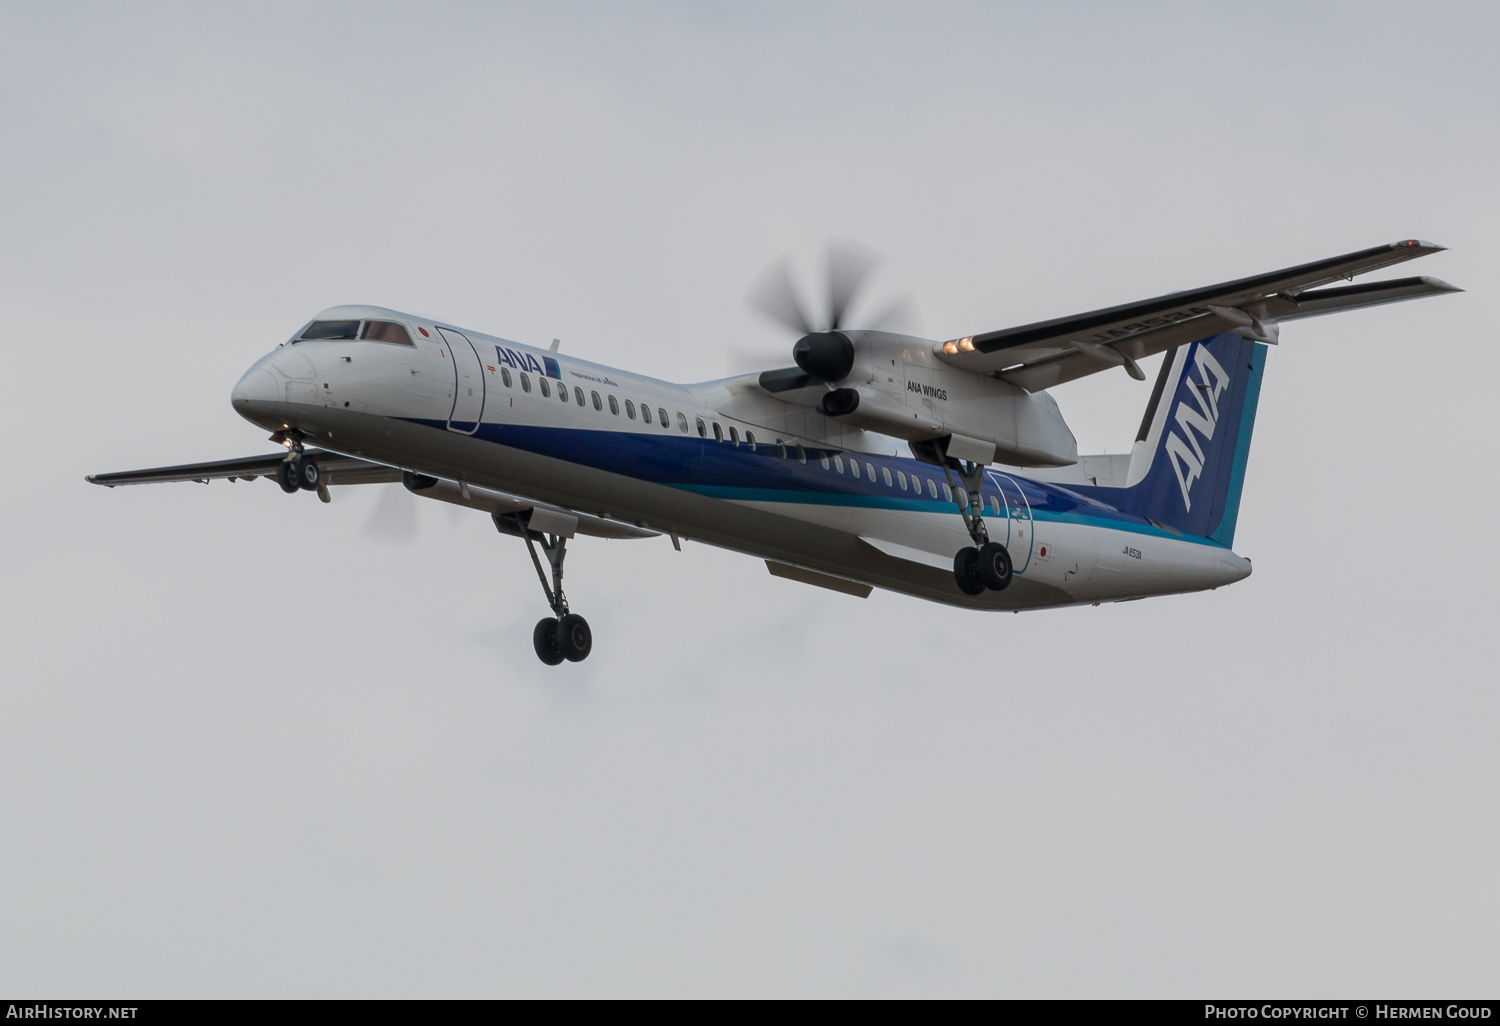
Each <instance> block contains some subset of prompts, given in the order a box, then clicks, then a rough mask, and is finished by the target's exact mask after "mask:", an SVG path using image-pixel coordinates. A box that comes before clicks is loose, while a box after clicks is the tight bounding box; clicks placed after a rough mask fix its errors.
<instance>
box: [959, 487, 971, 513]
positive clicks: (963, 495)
mask: <svg viewBox="0 0 1500 1026" xmlns="http://www.w3.org/2000/svg"><path fill="white" fill-rule="evenodd" d="M958 504H959V505H960V506H962V507H963V508H964V509H968V508H969V490H968V489H967V488H965V487H963V486H962V485H960V486H959V489H958Z"/></svg>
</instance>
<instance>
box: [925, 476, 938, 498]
mask: <svg viewBox="0 0 1500 1026" xmlns="http://www.w3.org/2000/svg"><path fill="white" fill-rule="evenodd" d="M927 494H928V495H930V496H932V497H933V498H934V499H936V498H937V485H936V484H935V483H934V482H933V480H932V478H930V477H929V478H928V479H927Z"/></svg>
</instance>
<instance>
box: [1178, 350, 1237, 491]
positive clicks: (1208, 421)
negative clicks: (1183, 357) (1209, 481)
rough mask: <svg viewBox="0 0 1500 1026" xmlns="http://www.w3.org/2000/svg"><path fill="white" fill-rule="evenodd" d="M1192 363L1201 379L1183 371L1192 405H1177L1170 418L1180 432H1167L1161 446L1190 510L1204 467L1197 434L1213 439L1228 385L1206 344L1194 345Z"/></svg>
mask: <svg viewBox="0 0 1500 1026" xmlns="http://www.w3.org/2000/svg"><path fill="white" fill-rule="evenodd" d="M1193 362H1194V363H1195V364H1197V366H1198V376H1199V378H1200V380H1198V381H1194V380H1193V379H1192V377H1191V376H1190V375H1189V374H1187V373H1186V372H1184V373H1183V381H1184V382H1185V383H1186V384H1187V386H1188V395H1189V396H1190V397H1191V398H1192V400H1193V404H1192V405H1189V403H1188V401H1187V400H1186V399H1184V400H1182V401H1180V402H1179V403H1178V404H1177V409H1176V410H1175V411H1173V414H1172V419H1173V420H1175V421H1176V422H1177V426H1178V427H1179V428H1181V430H1182V433H1181V434H1180V435H1179V434H1178V433H1177V432H1176V431H1169V432H1168V433H1167V442H1166V445H1165V446H1163V448H1164V449H1165V450H1166V453H1167V459H1169V460H1170V461H1171V462H1172V469H1173V470H1174V471H1176V472H1177V483H1178V485H1180V486H1181V487H1182V505H1183V506H1184V507H1185V508H1186V509H1189V510H1191V509H1192V508H1193V497H1192V491H1193V484H1194V483H1195V482H1196V481H1197V480H1198V478H1199V477H1200V476H1201V475H1202V474H1203V466H1204V464H1205V463H1206V462H1207V457H1206V456H1205V454H1204V450H1203V444H1199V442H1198V438H1197V435H1202V436H1203V443H1204V444H1206V443H1208V442H1211V441H1213V437H1214V430H1215V429H1216V428H1217V427H1218V426H1219V396H1221V395H1223V394H1224V389H1225V388H1227V387H1228V385H1229V374H1228V373H1227V372H1226V371H1225V370H1224V368H1223V367H1222V366H1220V364H1219V361H1218V360H1215V359H1214V358H1213V354H1212V353H1210V352H1209V351H1208V347H1207V346H1202V345H1200V346H1198V347H1197V352H1196V353H1195V354H1194V357H1193ZM1195 407H1196V408H1195ZM1194 432H1196V434H1195V433H1194ZM1184 438H1185V439H1186V441H1184V440H1183V439H1184Z"/></svg>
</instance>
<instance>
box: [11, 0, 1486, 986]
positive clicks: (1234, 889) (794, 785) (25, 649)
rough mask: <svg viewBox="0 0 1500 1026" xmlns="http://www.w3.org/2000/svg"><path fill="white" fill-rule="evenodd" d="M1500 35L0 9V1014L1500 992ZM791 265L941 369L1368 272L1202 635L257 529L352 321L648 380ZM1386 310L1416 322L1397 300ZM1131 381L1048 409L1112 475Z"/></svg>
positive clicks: (473, 11) (435, 537) (1458, 9)
mask: <svg viewBox="0 0 1500 1026" xmlns="http://www.w3.org/2000/svg"><path fill="white" fill-rule="evenodd" d="M1497 28H1500V24H1497V16H1496V13H1495V9H1494V8H1493V7H1492V6H1490V5H1482V4H1478V3H1470V4H1423V5H1419V6H1413V5H1411V4H1374V3H1357V4H1356V3H1349V4H1311V5H1309V4H1305V3H1296V4H1284V5H1276V4H1257V5H1247V6H1244V7H1239V8H1233V7H1230V6H1228V5H1198V4H1160V5H1128V7H1127V5H1113V4H1109V5H1106V4H1098V5H1093V4H1048V5H1026V6H1019V7H1005V6H1000V5H994V4H984V5H978V6H969V5H939V4H933V3H923V4H911V5H890V4H885V5H880V4H871V3H859V4H848V5H840V4H821V5H813V4H805V3H799V4H784V5H773V4H756V5H753V6H752V5H740V6H709V5H704V4H658V5H633V6H626V5H618V4H610V5H599V6H593V5H565V4H547V5H534V6H524V7H500V6H497V5H490V4H482V5H425V4H424V5H412V6H388V5H385V6H377V5H372V4H363V3H361V4H348V5H342V6H336V5H310V4H306V3H297V4H285V5H281V6H275V5H271V4H267V3H255V4H249V5H243V6H239V7H229V6H227V5H212V6H207V7H205V6H202V5H182V6H143V5H135V6H121V5H99V6H92V5H71V4H61V3H58V4H46V5H42V4H21V3H10V4H4V5H0V311H3V315H4V321H5V325H6V328H5V331H4V337H5V341H6V345H5V354H6V360H7V373H6V376H5V378H6V381H7V383H8V388H7V389H6V401H5V402H4V403H3V405H0V417H3V421H0V423H3V426H4V428H5V436H6V438H7V439H8V440H9V443H10V452H9V455H8V457H7V459H6V467H7V469H8V471H9V472H8V473H7V474H6V475H5V484H4V486H3V487H4V493H3V494H4V498H5V501H4V504H3V507H0V510H3V512H0V517H3V520H0V524H3V527H4V538H5V542H4V544H3V548H0V552H3V560H4V562H3V567H4V574H5V581H6V585H7V586H6V588H5V596H6V597H5V605H6V615H5V616H4V617H3V620H0V651H3V653H4V656H3V658H4V663H3V665H4V674H3V676H4V682H3V684H0V725H3V732H4V744H3V745H0V992H5V993H11V994H20V993H26V994H35V995H59V996H81V995H110V996H126V995H130V996H192V995H250V996H269V995H280V996H302V995H318V996H381V995H399V996H423V995H459V996H482V995H547V994H591V995H622V994H709V995H770V994H797V995H896V994H909V995H937V994H944V995H950V994H951V995H966V994H975V995H1002V996H1046V995H1054V996H1062V995H1079V996H1138V995H1160V996H1203V995H1247V994H1268V995H1270V994H1287V995H1306V996H1332V995H1348V994H1356V993H1365V994H1376V993H1377V992H1378V993H1379V994H1381V995H1389V996H1432V995H1445V994H1451V995H1456V996H1457V995H1464V996H1467V995H1486V994H1487V995H1491V996H1493V995H1494V993H1495V992H1496V990H1497V982H1500V970H1497V968H1496V967H1497V966H1500V939H1497V932H1496V925H1495V924H1496V923H1497V921H1500V876H1497V874H1496V872H1495V865H1496V852H1497V847H1500V821H1497V810H1496V800H1495V795H1496V794H1497V790H1500V787H1497V785H1500V779H1497V777H1500V753H1497V749H1496V745H1495V737H1496V727H1497V721H1500V698H1497V694H1496V686H1495V682H1496V677H1497V673H1496V656H1497V643H1496V637H1495V627H1494V619H1495V616H1494V614H1495V600H1494V597H1493V595H1494V581H1495V579H1496V575H1497V572H1500V559H1497V545H1496V541H1495V529H1494V526H1493V524H1492V523H1491V521H1492V520H1493V509H1494V503H1495V499H1496V492H1497V486H1496V484H1495V475H1494V473H1493V461H1494V453H1495V451H1496V432H1495V428H1494V423H1495V420H1494V410H1495V404H1494V400H1493V390H1494V387H1495V386H1494V383H1495V381H1496V380H1497V372H1500V360H1497V357H1496V355H1495V347H1494V338H1493V336H1494V333H1495V328H1494V324H1493V316H1492V306H1493V302H1492V299H1491V296H1492V283H1493V282H1494V281H1495V279H1496V274H1497V270H1500V267H1497V256H1496V249H1495V245H1494V240H1495V238H1496V237H1497V228H1500V224H1497V220H1500V219H1497V202H1496V187H1495V167H1496V166H1497V163H1500V161H1497V158H1500V145H1497V142H1500V140H1497V133H1496V129H1497V105H1500V70H1497V68H1500V65H1497V62H1496V61H1495V59H1494V49H1495V45H1496V41H1497ZM829 236H848V237H853V238H857V239H861V240H864V241H865V242H867V243H869V244H871V245H873V246H874V247H876V248H877V249H878V250H880V251H881V252H882V253H884V254H885V255H886V257H887V262H886V264H885V265H884V267H883V268H882V272H881V276H880V279H879V282H878V287H877V290H876V291H877V293H878V298H884V297H889V296H894V295H895V294H897V293H898V292H901V291H910V292H911V293H913V294H914V295H915V296H916V297H917V298H918V300H919V302H920V305H921V310H922V315H923V326H924V327H925V329H926V331H927V332H928V333H929V334H932V335H934V336H936V337H948V336H952V335H955V334H959V333H963V332H972V331H981V330H987V329H992V328H998V327H1004V326H1008V325H1012V324H1018V323H1023V322H1025V321H1028V320H1033V319H1038V318H1043V317H1050V316H1057V315H1062V314H1066V313H1071V312H1076V311H1079V310H1083V309H1089V308H1092V307H1096V306H1103V305H1107V304H1111V303H1116V302H1123V301H1127V300H1130V299H1134V298H1140V297H1144V296H1148V295H1154V294H1158V293H1161V292H1166V291H1170V290H1173V289H1179V288H1187V287H1192V286H1196V285H1203V284H1208V283H1211V282H1215V281H1219V280H1223V279H1226V278H1231V277H1237V276H1241V275H1247V274H1252V273H1256V272H1260V271H1264V270H1270V269H1272V268H1276V267H1282V266H1286V265H1288V264H1292V263H1297V262H1301V261H1304V260H1311V259H1316V258H1319V257H1323V256H1328V255H1332V254H1335V253H1340V252H1345V251H1348V250H1352V249H1357V248H1362V247H1365V246H1370V245H1375V244H1378V243H1382V242H1388V241H1394V240H1396V239H1399V238H1405V237H1409V236H1417V237H1421V238H1426V239H1431V240H1433V241H1435V242H1439V243H1442V244H1445V245H1448V246H1450V247H1452V251H1451V252H1449V253H1444V254H1440V255H1438V256H1436V257H1432V258H1429V259H1427V260H1425V261H1422V262H1421V264H1420V265H1416V266H1414V268H1413V273H1426V274H1433V275H1437V276H1439V277H1443V278H1447V279H1449V280H1451V281H1453V282H1454V283H1455V284H1458V285H1461V286H1463V287H1465V288H1467V289H1468V290H1470V291H1469V292H1468V293H1467V294H1465V295H1462V296H1456V297H1444V298H1440V299H1434V300H1428V301H1424V302H1421V303H1413V304H1407V305H1403V306H1398V307H1394V308H1390V309H1386V310H1380V311H1373V312H1366V313H1359V314H1351V315H1347V316H1344V317H1341V318H1330V319H1325V320H1319V321H1311V322H1304V323H1299V324H1295V325H1291V326H1289V327H1288V329H1287V330H1286V331H1285V332H1284V335H1283V344H1282V345H1281V346H1280V347H1279V348H1278V349H1277V350H1275V351H1273V352H1272V353H1271V358H1270V361H1269V365H1268V370H1267V376H1266V382H1265V389H1264V392H1263V396H1262V400H1261V407H1260V419H1259V421H1258V423H1257V425H1256V435H1255V444H1254V450H1253V453H1252V456H1251V462H1250V469H1249V477H1248V482H1247V486H1246V491H1245V498H1244V505H1243V508H1242V511H1241V516H1240V529H1239V536H1238V538H1237V540H1236V548H1237V549H1238V550H1239V551H1240V552H1242V553H1244V554H1246V555H1248V556H1250V557H1251V558H1253V559H1254V560H1255V567H1256V573H1255V575H1254V576H1253V577H1252V578H1250V579H1249V580H1248V581H1246V582H1244V583H1242V584H1239V585H1236V586H1234V587H1232V588H1229V589H1225V590H1220V591H1217V592H1214V593H1211V594H1204V595H1195V596H1186V597H1180V598H1168V599H1158V600H1153V601H1148V602H1138V603H1129V604H1124V605H1116V606H1103V607H1100V608H1083V609H1072V610H1065V611H1057V612H1048V613H1034V614H1029V615H1021V616H996V615H978V614H965V613H962V612H957V611H954V610H950V609H947V608H943V607H938V606H935V605H927V604H923V603H920V602H917V601H915V600H911V599H906V598H901V597H897V596H892V595H886V594H878V593H877V594H876V595H875V596H872V597H871V598H870V599H869V600H868V601H864V602H860V601H858V600H855V599H851V598H847V597H844V596H839V595H834V594H831V593H824V592H821V591H817V590H814V589H811V588H807V587H805V586H802V585H798V584H795V583H792V582H788V581H783V580H778V579H775V578H771V577H770V576H769V575H767V573H766V571H765V568H764V566H763V565H762V564H761V563H759V562H758V561H755V560H752V559H749V558H746V557H740V556H735V555H733V554H730V553H725V552H720V551H717V550H714V549H710V548H707V547H704V546H701V545H693V544H689V545H687V546H685V551H684V552H683V553H681V554H677V553H675V552H673V551H672V548H671V546H670V544H669V543H668V542H666V541H664V540H650V541H639V542H601V541H590V540H584V541H582V542H580V543H579V544H578V545H577V546H576V548H575V550H574V558H573V559H572V560H570V562H569V585H570V587H569V594H570V597H571V598H572V599H573V602H574V606H575V608H577V609H579V610H580V611H582V612H584V613H586V614H587V616H588V617H589V619H590V621H591V623H592V624H593V626H594V630H595V638H596V641H595V645H596V647H595V652H594V655H593V656H592V657H591V658H590V659H589V660H588V662H586V663H584V664H580V665H576V666H574V665H569V666H565V667H561V668H558V669H556V670H549V669H546V668H544V667H542V666H541V665H540V664H539V663H538V662H537V660H536V658H535V656H534V655H533V654H532V652H531V647H530V643H529V632H530V629H531V625H532V624H533V623H534V622H535V620H536V619H537V618H538V617H539V616H541V615H542V614H543V612H544V606H543V602H542V600H541V594H540V589H539V588H538V587H537V584H536V582H535V579H534V578H533V577H532V574H531V569H530V565H529V562H528V560H527V557H526V555H525V550H524V548H523V547H522V546H521V545H519V543H516V542H515V541H514V540H507V539H503V538H501V537H499V536H497V535H496V534H495V532H494V530H493V528H492V527H491V526H490V525H489V523H488V521H487V520H486V519H485V518H484V517H483V516H481V515H479V514H470V515H467V516H461V517H459V518H457V519H456V520H455V519H454V518H452V517H450V516H448V515H446V514H445V513H444V511H442V510H431V509H422V510H420V512H419V537H418V540H417V543H416V544H415V545H411V546H408V547H393V546H388V545H384V544H381V543H379V542H377V541H375V540H372V539H371V538H370V537H369V535H368V533H366V532H365V530H364V529H365V526H366V524H367V522H368V521H369V519H370V517H371V514H372V510H374V509H375V507H376V506H377V505H378V504H379V503H380V501H381V497H380V495H379V493H378V492H377V491H376V490H374V489H370V490H361V489H346V490H342V491H336V493H335V500H334V503H333V504H332V505H331V506H323V505H321V504H319V503H318V502H316V500H313V499H311V498H310V497H309V496H306V495H304V496H300V497H292V498H289V497H287V496H285V495H283V494H282V493H281V492H280V491H279V490H278V489H276V487H275V486H274V485H272V484H269V483H267V482H263V481H262V482H256V483H254V484H248V485H247V484H238V485H229V484H227V483H219V484H215V485H213V486H211V487H207V488H205V487H202V486H197V485H176V486H159V487H144V488H133V489H119V490H115V491H107V490H105V489H100V488H94V487H91V486H89V485H86V484H85V483H84V482H83V480H82V478H83V475H84V474H85V473H91V472H97V471H103V470H115V469H125V468H130V467H138V466H151V465H158V464H163V463H175V462H182V461H187V460H195V459H213V458H221V457H228V456H237V455H248V454H251V453H257V452H263V451H268V450H269V446H268V444H267V443H266V441H265V439H264V437H263V433H262V432H260V431H258V430H256V429H254V428H253V427H251V426H250V425H248V424H246V423H245V422H243V421H241V420H240V419H239V418H238V417H236V416H235V414H234V413H233V412H232V410H231V409H230V407H229V401H228V393H229V389H230V387H231V386H232V385H233V383H234V381H235V380H236V379H237V377H238V375H239V374H240V373H241V371H242V370H243V369H244V368H245V367H246V366H248V365H249V364H250V363H251V362H252V361H254V360H255V359H256V358H257V357H259V356H260V355H261V354H262V353H264V352H265V351H266V350H268V349H270V348H271V347H273V346H274V345H275V344H276V343H277V342H279V341H281V340H282V339H284V338H285V337H286V336H287V335H288V334H289V333H290V332H291V331H293V330H294V329H295V328H296V327H298V326H299V325H300V324H301V323H302V322H303V321H305V320H306V319H307V318H308V317H309V316H310V315H311V314H312V313H314V312H316V311H317V310H318V309H320V308H322V307H325V306H329V305H332V304H335V303H341V302H374V303H380V304H383V305H388V306H394V307H398V308H403V309H409V310H414V311H421V312H425V313H428V314H431V315H435V316H440V317H443V318H446V319H449V320H452V321H455V322H457V323H460V324H463V325H468V326H471V327H473V328H476V329H479V330H483V331H488V332H492V333H495V334H499V335H502V336H505V337H508V338H513V339H516V340H518V341H522V342H527V343H533V344H542V345H545V344H546V343H547V342H548V341H549V340H550V339H551V338H553V337H554V336H559V337H561V338H562V339H563V345H564V347H565V349H566V351H568V352H571V353H575V354H578V355H580V356H584V357H587V358H590V359H594V360H599V361H602V362H605V363H612V364H617V365H624V366H629V367H631V368H635V369H640V370H644V371H646V372H649V373H654V374H658V375H660V376H663V377H669V378H673V379H676V380H699V379H703V378H710V377H717V376H719V375H721V374H722V373H723V370H724V353H725V349H726V347H727V346H742V347H764V348H768V349H770V350H773V351H774V350H775V349H776V348H777V347H784V346H785V345H786V344H787V341H788V340H786V339H784V338H782V337H781V336H779V335H777V334H776V332H775V331H774V330H773V329H772V328H770V327H769V326H767V325H765V324H763V323H762V322H760V321H759V320H757V319H756V318H755V317H754V316H753V315H752V314H751V313H750V312H748V311H747V310H746V308H745V306H744V303H743V297H744V294H745V291H746V289H747V287H748V286H749V284H750V283H751V281H752V280H753V279H754V278H755V276H756V275H757V274H758V273H759V272H760V270H761V269H762V268H763V267H764V266H765V265H766V264H767V263H768V262H769V261H770V260H771V259H773V258H774V257H775V256H776V255H777V254H779V253H781V252H783V251H787V250H790V251H792V252H793V253H794V254H795V255H796V257H797V259H798V260H799V261H801V262H802V263H803V264H804V265H808V264H811V263H812V262H813V261H814V260H815V259H816V258H817V256H818V252H819V247H820V246H821V245H822V242H823V240H825V239H826V238H828V237H829ZM1401 273H1404V272H1401ZM1148 390H1149V389H1148V387H1147V386H1144V385H1137V384H1136V383H1135V382H1132V381H1130V380H1129V379H1128V378H1126V377H1125V376H1124V375H1123V374H1112V375H1101V376H1098V377H1096V378H1095V379H1092V380H1090V381H1087V382H1082V383H1077V384H1073V385H1068V386H1065V387H1064V388H1062V389H1059V390H1058V392H1057V393H1056V394H1057V398H1058V400H1059V402H1060V403H1061V405H1062V407H1063V410H1064V412H1065V413H1066V414H1067V415H1068V416H1069V419H1070V421H1071V422H1072V423H1073V425H1074V428H1075V432H1076V433H1077V435H1078V437H1079V442H1080V445H1081V447H1082V448H1084V449H1085V450H1087V451H1099V450H1102V449H1108V450H1109V451H1116V452H1118V451H1123V450H1124V448H1125V447H1126V446H1128V444H1129V442H1130V440H1131V439H1132V437H1133V432H1134V429H1135V425H1136V422H1137V420H1138V419H1139V416H1140V410H1141V408H1142V407H1143V406H1144V404H1145V400H1146V393H1147V391H1148Z"/></svg>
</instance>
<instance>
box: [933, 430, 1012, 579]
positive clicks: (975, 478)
mask: <svg viewBox="0 0 1500 1026" xmlns="http://www.w3.org/2000/svg"><path fill="white" fill-rule="evenodd" d="M955 470H956V471H957V472H958V473H957V475H955V473H954V471H955ZM943 474H944V475H946V476H947V478H948V485H949V487H951V488H952V489H953V501H954V502H956V503H957V504H958V515H959V516H961V517H963V521H964V530H966V531H968V532H969V537H970V538H971V539H973V542H974V544H973V545H969V546H966V547H965V548H962V549H959V550H958V553H957V554H956V555H955V556H954V557H953V578H954V580H956V581H957V582H958V590H959V591H961V592H963V593H964V594H965V595H978V594H981V593H982V592H983V591H984V590H985V589H986V588H988V589H990V590H991V591H1004V590H1005V589H1006V588H1007V587H1009V586H1010V579H1011V569H1012V568H1011V563H1010V553H1009V552H1006V551H1005V546H1004V545H1001V544H1000V543H999V542H992V541H990V533H989V530H988V529H986V527H985V526H984V465H983V464H980V463H970V462H968V461H960V460H956V459H953V458H951V457H948V458H945V459H944V460H943ZM960 482H962V484H960ZM965 498H967V499H968V502H967V503H966V502H965V501H964V500H965Z"/></svg>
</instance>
